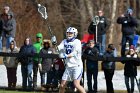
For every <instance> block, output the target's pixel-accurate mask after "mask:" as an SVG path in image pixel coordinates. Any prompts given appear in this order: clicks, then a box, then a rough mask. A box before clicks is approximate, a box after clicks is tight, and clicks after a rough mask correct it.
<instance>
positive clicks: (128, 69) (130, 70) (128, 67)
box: [124, 54, 138, 77]
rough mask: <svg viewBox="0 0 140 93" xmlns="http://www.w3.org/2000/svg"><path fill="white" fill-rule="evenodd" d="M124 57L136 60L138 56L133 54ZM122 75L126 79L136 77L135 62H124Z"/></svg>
mask: <svg viewBox="0 0 140 93" xmlns="http://www.w3.org/2000/svg"><path fill="white" fill-rule="evenodd" d="M126 57H129V58H130V57H132V58H137V57H138V56H137V54H134V55H127V56H126ZM124 75H125V76H128V77H131V76H137V66H136V65H135V62H134V61H133V60H129V61H127V62H125V66H124Z"/></svg>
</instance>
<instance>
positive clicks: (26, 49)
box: [18, 44, 36, 65]
mask: <svg viewBox="0 0 140 93" xmlns="http://www.w3.org/2000/svg"><path fill="white" fill-rule="evenodd" d="M19 53H21V54H20V56H19V57H18V59H19V62H21V64H22V65H27V64H28V63H31V62H33V58H32V57H29V56H33V55H34V54H35V53H36V50H35V48H34V47H33V45H32V44H29V45H25V44H24V45H23V46H22V47H21V48H20V51H19Z"/></svg>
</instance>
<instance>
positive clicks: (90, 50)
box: [84, 40, 99, 93]
mask: <svg viewBox="0 0 140 93" xmlns="http://www.w3.org/2000/svg"><path fill="white" fill-rule="evenodd" d="M85 54H86V55H89V56H92V57H98V55H99V51H98V49H97V48H96V47H95V42H94V40H90V41H89V46H88V47H87V48H86V49H85V51H84V55H85ZM86 69H87V86H88V93H93V92H94V93H96V92H97V76H98V61H92V60H91V59H87V60H86ZM92 76H93V79H94V84H93V83H92ZM92 84H93V86H92Z"/></svg>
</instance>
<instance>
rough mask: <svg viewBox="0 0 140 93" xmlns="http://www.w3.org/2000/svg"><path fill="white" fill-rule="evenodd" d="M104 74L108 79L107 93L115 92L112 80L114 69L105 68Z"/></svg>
mask: <svg viewBox="0 0 140 93" xmlns="http://www.w3.org/2000/svg"><path fill="white" fill-rule="evenodd" d="M104 75H105V79H106V86H107V93H114V88H113V82H112V78H113V75H114V69H104Z"/></svg>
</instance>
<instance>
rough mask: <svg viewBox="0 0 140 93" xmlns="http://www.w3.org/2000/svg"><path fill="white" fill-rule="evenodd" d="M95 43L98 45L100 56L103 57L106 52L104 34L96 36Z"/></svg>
mask: <svg viewBox="0 0 140 93" xmlns="http://www.w3.org/2000/svg"><path fill="white" fill-rule="evenodd" d="M97 42H98V43H99V52H100V55H103V54H104V53H105V50H106V34H103V35H101V36H98V40H97Z"/></svg>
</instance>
